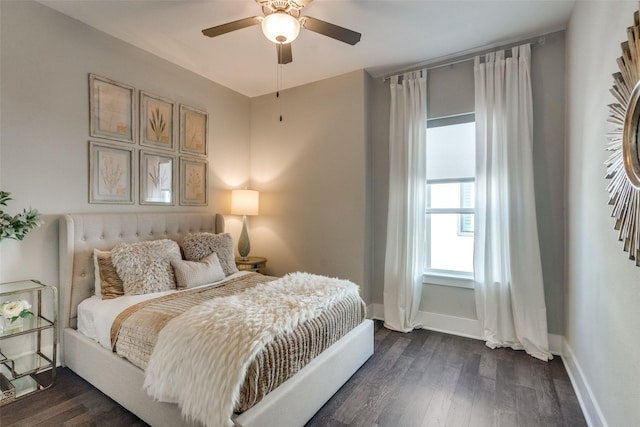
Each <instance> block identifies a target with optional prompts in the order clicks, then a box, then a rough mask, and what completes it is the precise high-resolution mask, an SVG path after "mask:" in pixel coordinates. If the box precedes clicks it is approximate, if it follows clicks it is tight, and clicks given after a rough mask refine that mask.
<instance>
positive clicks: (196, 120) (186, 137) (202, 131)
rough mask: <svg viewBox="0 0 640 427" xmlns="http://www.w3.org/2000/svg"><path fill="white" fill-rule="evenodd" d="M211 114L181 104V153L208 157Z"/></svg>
mask: <svg viewBox="0 0 640 427" xmlns="http://www.w3.org/2000/svg"><path fill="white" fill-rule="evenodd" d="M208 134H209V113H207V112H206V111H202V110H198V109H196V108H193V107H189V106H187V105H184V104H180V152H181V153H184V154H189V155H193V156H202V157H206V156H207V142H208V141H207V139H208Z"/></svg>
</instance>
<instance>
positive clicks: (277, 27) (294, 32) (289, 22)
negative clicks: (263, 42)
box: [262, 11, 300, 43]
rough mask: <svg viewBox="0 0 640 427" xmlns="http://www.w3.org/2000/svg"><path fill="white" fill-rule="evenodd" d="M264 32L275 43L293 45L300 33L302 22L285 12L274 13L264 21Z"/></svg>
mask: <svg viewBox="0 0 640 427" xmlns="http://www.w3.org/2000/svg"><path fill="white" fill-rule="evenodd" d="M262 32H263V33H264V35H265V37H266V38H268V39H269V40H270V41H272V42H273V43H291V42H292V41H294V40H295V39H296V37H298V34H299V33H300V22H298V20H297V19H296V18H294V17H293V16H291V15H289V14H288V13H286V12H284V11H278V12H274V13H272V14H269V15H267V16H265V17H264V19H263V20H262Z"/></svg>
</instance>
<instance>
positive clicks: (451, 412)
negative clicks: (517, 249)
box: [0, 322, 586, 427]
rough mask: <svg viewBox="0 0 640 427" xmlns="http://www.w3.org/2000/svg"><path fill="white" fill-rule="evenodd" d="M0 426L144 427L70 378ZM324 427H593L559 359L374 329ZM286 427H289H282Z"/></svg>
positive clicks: (322, 415) (327, 409) (6, 413)
mask: <svg viewBox="0 0 640 427" xmlns="http://www.w3.org/2000/svg"><path fill="white" fill-rule="evenodd" d="M0 426H2V427H10V426H11V427H13V426H29V427H32V426H47V427H48V426H109V427H111V426H114V427H118V426H122V427H125V426H127V427H128V426H146V424H145V423H144V422H142V421H141V420H139V419H138V418H137V417H136V416H134V415H133V414H131V413H129V412H128V411H127V410H125V409H124V408H122V407H121V406H119V405H118V404H117V403H115V402H114V401H112V400H111V399H109V398H108V397H107V396H105V395H104V394H102V393H100V392H99V391H97V390H96V389H95V388H93V387H92V386H91V385H90V384H88V383H87V382H85V381H84V380H83V379H81V378H79V377H78V376H77V375H75V374H74V373H73V372H72V371H70V370H69V369H66V368H64V369H63V368H60V370H59V373H58V380H57V382H56V384H55V386H54V387H52V388H51V389H49V390H46V391H43V392H40V393H36V394H35V395H33V396H31V397H28V398H26V399H22V400H18V401H16V402H13V403H11V404H9V405H6V406H3V407H2V408H0ZM307 426H308V427H319V426H322V427H325V426H333V427H339V426H366V427H371V426H376V427H383V426H384V427H387V426H388V427H410V426H449V427H457V426H508V427H511V426H518V427H523V426H545V427H546V426H586V422H585V419H584V417H583V416H582V412H581V411H580V406H579V404H578V400H577V398H576V395H575V393H574V391H573V389H572V387H571V383H570V381H569V377H568V376H567V373H566V370H565V368H564V365H563V364H562V361H561V360H560V358H559V357H556V358H554V359H553V360H552V361H550V362H547V363H545V362H541V361H539V360H537V359H534V358H532V357H530V356H528V355H526V354H525V353H524V352H522V351H513V350H508V349H498V350H491V349H489V348H487V347H486V346H485V345H484V343H483V342H481V341H477V340H473V339H468V338H461V337H456V336H452V335H446V334H442V333H438V332H430V331H426V330H417V331H414V332H412V333H410V334H402V333H397V332H393V331H389V330H387V329H385V328H383V327H382V326H381V323H380V322H376V333H375V354H374V355H373V356H372V357H371V359H369V361H367V363H366V364H365V365H364V366H363V367H362V368H360V370H359V371H358V372H357V373H356V374H355V375H354V376H353V377H352V378H351V380H349V382H347V384H345V385H344V386H343V387H342V388H341V389H340V390H339V391H338V392H337V393H336V394H335V395H334V396H333V398H332V399H331V400H330V401H329V402H327V404H326V405H324V407H322V409H320V411H319V412H318V413H317V414H316V415H315V416H314V417H313V419H311V420H310V421H309V423H308V424H307ZM283 427H286V426H283Z"/></svg>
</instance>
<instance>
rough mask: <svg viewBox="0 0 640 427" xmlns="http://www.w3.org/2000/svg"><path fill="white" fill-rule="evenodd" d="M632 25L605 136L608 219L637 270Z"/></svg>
mask: <svg viewBox="0 0 640 427" xmlns="http://www.w3.org/2000/svg"><path fill="white" fill-rule="evenodd" d="M633 18H634V25H633V27H629V28H627V41H625V42H624V43H622V44H621V47H622V56H621V57H620V58H618V61H617V62H618V68H619V69H620V71H619V72H617V73H615V74H614V75H613V87H612V88H611V93H612V94H613V96H614V97H615V98H616V100H617V102H616V103H614V104H610V105H609V113H610V114H609V122H611V123H613V124H614V125H615V128H614V129H613V130H612V131H611V132H609V134H608V135H607V136H608V139H609V143H608V145H607V150H608V151H611V152H612V154H611V155H610V156H609V158H608V159H607V161H606V163H605V164H606V166H607V178H609V179H611V182H610V183H609V185H608V186H607V191H608V192H609V204H610V205H613V212H612V213H611V216H613V217H614V218H615V219H616V223H615V229H616V230H619V235H618V238H619V240H620V241H622V242H623V243H624V250H625V251H627V252H629V258H630V259H632V260H635V262H636V265H637V266H640V228H639V227H640V157H639V156H638V153H639V152H640V147H639V146H638V144H639V142H640V137H639V135H638V133H639V132H640V129H639V128H638V122H639V120H640V19H639V14H638V11H636V12H635V13H634V15H633Z"/></svg>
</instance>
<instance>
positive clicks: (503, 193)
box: [474, 44, 552, 361]
mask: <svg viewBox="0 0 640 427" xmlns="http://www.w3.org/2000/svg"><path fill="white" fill-rule="evenodd" d="M511 52H512V56H511V57H509V58H507V57H506V52H505V51H499V52H495V53H490V54H488V55H486V56H484V57H476V58H475V66H474V73H475V104H476V107H475V108H476V144H477V148H476V228H475V248H474V274H475V288H476V289H475V295H476V308H477V313H478V319H479V321H480V324H481V326H482V329H483V335H484V336H483V338H484V339H485V340H486V343H487V346H489V347H491V348H495V347H511V348H514V349H524V350H525V351H526V352H527V353H528V354H530V355H531V356H533V357H536V358H538V359H541V360H545V361H546V360H549V359H551V358H552V356H551V353H549V344H548V338H547V313H546V306H545V302H544V288H543V281H542V266H541V262H540V248H539V243H538V227H537V222H536V211H535V198H534V185H533V154H532V144H533V111H532V100H531V78H530V68H531V67H530V63H531V47H530V46H529V45H528V44H527V45H523V46H519V47H515V48H512V49H511Z"/></svg>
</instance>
